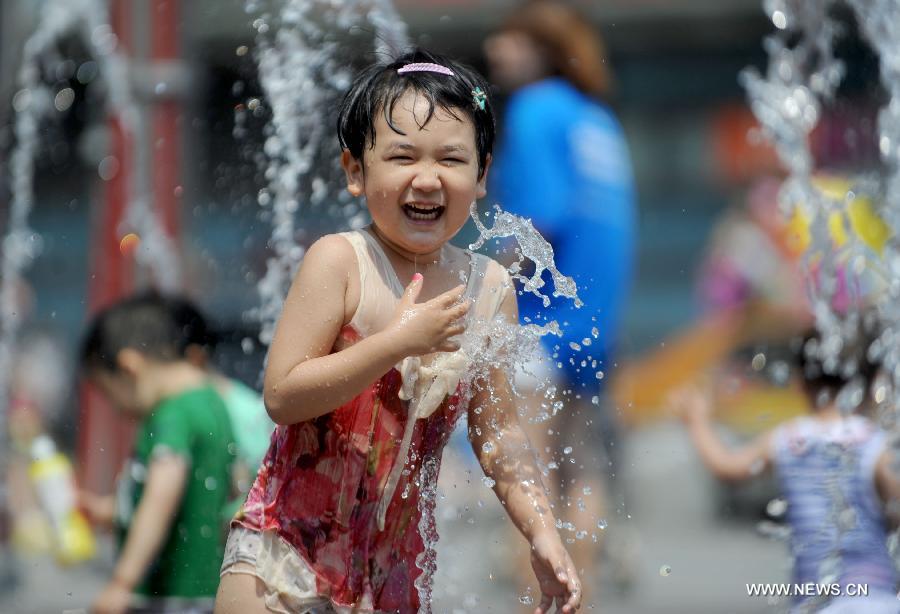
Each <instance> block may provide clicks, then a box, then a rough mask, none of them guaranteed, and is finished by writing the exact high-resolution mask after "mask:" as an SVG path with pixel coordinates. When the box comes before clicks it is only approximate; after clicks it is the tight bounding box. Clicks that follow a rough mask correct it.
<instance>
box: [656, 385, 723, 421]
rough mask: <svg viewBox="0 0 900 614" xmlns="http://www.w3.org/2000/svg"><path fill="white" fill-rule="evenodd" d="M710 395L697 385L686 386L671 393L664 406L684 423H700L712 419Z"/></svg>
mask: <svg viewBox="0 0 900 614" xmlns="http://www.w3.org/2000/svg"><path fill="white" fill-rule="evenodd" d="M710 397H711V393H710V391H709V390H707V389H706V388H704V387H701V386H700V385H698V384H688V385H685V386H682V387H680V388H678V389H676V390H675V391H673V392H671V393H670V394H669V395H668V397H667V399H666V404H667V405H668V406H669V407H670V408H671V410H672V412H673V413H674V414H675V415H676V416H678V417H680V418H681V419H682V420H684V422H685V423H687V424H691V423H692V422H701V421H706V420H710V419H712V414H713V409H712V399H711V398H710Z"/></svg>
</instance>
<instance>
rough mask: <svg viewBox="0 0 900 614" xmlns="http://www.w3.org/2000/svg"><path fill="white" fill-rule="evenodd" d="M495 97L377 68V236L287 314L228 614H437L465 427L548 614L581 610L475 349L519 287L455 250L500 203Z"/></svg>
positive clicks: (362, 155) (345, 141)
mask: <svg viewBox="0 0 900 614" xmlns="http://www.w3.org/2000/svg"><path fill="white" fill-rule="evenodd" d="M487 89H488V86H487V83H486V82H485V81H484V79H483V78H482V77H481V76H480V75H478V74H477V73H475V72H474V71H473V70H472V69H470V68H468V67H466V66H463V65H461V64H459V63H457V62H454V61H452V60H449V59H446V58H442V57H438V56H435V55H432V54H429V53H426V52H423V51H415V52H412V53H409V54H407V55H405V56H403V57H401V58H399V59H397V60H396V61H395V62H393V63H391V64H387V65H384V64H380V65H375V66H371V67H369V68H368V69H366V70H365V71H363V72H362V73H361V74H360V75H359V76H358V77H357V79H356V80H355V81H354V83H353V85H352V86H351V88H350V90H349V91H348V93H347V94H346V96H345V98H344V100H343V102H342V105H341V108H340V117H339V120H338V137H339V139H340V142H341V145H342V147H343V154H342V157H341V164H342V166H343V168H344V171H345V172H346V177H347V189H348V190H349V192H350V193H351V194H352V195H354V196H357V197H360V196H361V197H364V198H365V200H366V204H367V206H368V209H369V212H370V214H371V216H372V224H371V225H370V226H369V227H368V228H366V229H363V230H361V231H356V232H347V233H341V234H336V235H329V236H326V237H323V238H322V239H320V240H319V241H318V242H316V243H315V244H314V245H313V246H312V247H311V248H310V249H309V251H308V253H307V255H306V257H305V258H304V260H303V263H302V265H301V267H300V270H299V271H298V273H297V276H296V279H295V280H294V283H293V285H292V287H291V289H290V291H289V293H288V295H287V298H286V299H285V302H284V308H283V311H282V315H281V320H280V321H279V323H278V327H277V330H276V333H275V337H274V340H273V342H272V346H271V348H270V351H269V360H268V365H267V367H266V372H265V392H264V396H265V403H266V407H267V409H268V412H269V415H270V416H271V417H272V419H273V420H275V422H276V423H278V424H279V427H278V428H277V430H276V432H275V434H274V435H273V438H272V444H271V447H270V448H269V452H268V454H267V456H266V459H265V461H264V462H263V465H262V467H261V468H260V470H259V474H258V475H257V478H256V482H255V484H254V486H253V488H252V489H251V491H250V494H249V496H248V498H247V501H246V503H245V504H244V506H243V508H242V509H241V511H240V512H239V513H238V515H237V516H236V518H235V520H234V522H233V524H232V530H231V534H230V536H229V539H228V545H227V547H226V554H225V560H224V563H223V565H222V582H221V584H220V587H219V594H218V597H217V610H216V611H217V612H221V613H223V614H225V613H232V612H240V613H242V614H243V613H247V612H345V611H346V612H349V611H352V612H373V611H377V612H403V613H409V612H416V611H418V609H419V606H420V603H419V593H418V590H417V588H416V581H417V579H418V578H419V577H420V576H421V575H422V574H423V573H424V572H423V571H422V567H427V566H428V564H427V563H426V564H423V563H422V559H423V555H424V554H427V553H426V548H425V544H424V543H423V541H422V538H421V536H420V533H419V525H420V521H422V513H423V512H422V508H423V507H427V503H426V504H425V505H423V504H422V501H420V498H422V497H423V492H422V491H423V490H424V489H425V488H426V487H427V485H428V484H433V483H434V480H435V479H436V477H437V470H438V468H439V466H440V458H441V454H442V451H443V448H444V445H445V444H446V442H447V440H448V438H449V436H450V434H451V432H452V430H453V428H454V426H455V424H456V422H457V420H458V418H459V417H460V415H461V414H462V413H463V412H466V413H467V418H468V424H469V430H470V433H469V434H470V440H471V442H472V447H473V449H474V450H475V453H476V455H477V456H478V459H479V462H480V463H481V465H482V467H483V468H484V471H485V474H486V475H487V476H488V477H489V478H490V479H491V481H492V482H493V484H494V491H495V492H496V494H497V496H498V498H499V499H500V501H501V503H502V504H503V505H504V507H505V508H506V511H507V513H508V514H509V516H510V518H511V519H512V521H513V523H515V525H516V526H517V527H518V529H519V530H520V531H521V533H522V534H523V535H524V537H525V538H526V539H527V540H528V541H529V543H530V545H531V553H532V565H533V568H534V571H535V574H536V576H537V579H538V582H539V584H540V588H541V593H542V599H541V602H540V604H539V606H538V608H537V610H536V611H537V612H546V611H548V610H549V609H550V607H551V606H552V604H553V601H554V600H555V601H556V606H557V608H558V610H561V611H563V612H572V611H574V610H575V609H577V608H578V607H579V605H580V593H581V591H580V584H579V580H578V577H577V574H576V572H575V570H574V566H573V564H572V562H571V559H570V558H569V555H568V554H567V553H566V550H565V548H564V547H563V545H562V542H561V540H560V538H559V535H558V533H557V531H556V528H555V520H554V518H553V516H552V513H551V512H550V506H549V504H548V502H547V499H546V497H545V495H544V490H543V486H542V485H541V479H540V478H541V476H540V473H539V471H538V469H537V466H536V464H535V462H534V457H533V454H532V453H531V450H530V448H529V446H528V442H527V439H526V437H525V436H524V435H523V433H522V431H521V429H520V427H519V424H518V421H517V419H516V408H515V406H514V404H513V395H512V393H511V391H510V387H509V383H508V381H507V379H506V376H505V374H504V372H503V370H502V369H500V368H499V367H493V368H490V369H488V370H486V371H487V375H486V376H484V377H477V378H476V377H474V376H473V375H472V373H473V372H474V371H473V369H472V367H473V364H472V363H473V358H472V354H471V352H467V351H466V350H465V349H461V348H463V347H466V348H471V347H475V346H480V347H487V345H488V339H487V335H486V334H485V333H484V331H485V327H484V326H475V323H479V322H480V323H484V322H490V321H493V320H494V319H495V318H497V317H499V318H502V319H505V320H506V321H507V322H509V323H514V322H516V321H517V307H516V298H515V290H514V288H513V287H512V284H511V282H510V279H509V276H508V275H507V272H506V270H505V269H503V268H502V267H501V266H500V265H499V264H497V263H496V262H495V261H493V260H491V259H490V258H487V257H485V256H482V255H479V254H473V253H470V252H466V251H463V250H461V249H459V248H456V247H454V246H452V245H450V243H449V241H450V239H451V238H452V237H453V236H454V235H455V234H456V233H457V232H458V231H459V230H460V228H461V227H462V226H463V224H464V223H465V221H466V218H467V216H468V212H469V207H470V206H471V204H472V203H473V202H474V201H475V200H476V199H478V198H481V197H483V196H484V195H485V181H486V178H487V172H488V168H489V167H490V162H491V147H492V145H493V139H494V117H493V111H492V107H491V104H490V102H489V101H488V99H487V96H486V94H485V92H486V91H487ZM402 280H406V282H404V281H402ZM410 280H411V281H410ZM460 280H465V282H464V283H463V284H462V285H460ZM404 286H405V287H404ZM478 331H480V332H478ZM473 336H478V337H479V338H473ZM480 337H483V338H480ZM417 563H418V564H417ZM420 565H421V567H420ZM422 605H424V606H425V607H427V605H428V604H422Z"/></svg>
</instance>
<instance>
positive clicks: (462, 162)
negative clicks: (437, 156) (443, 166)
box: [444, 158, 466, 164]
mask: <svg viewBox="0 0 900 614" xmlns="http://www.w3.org/2000/svg"><path fill="white" fill-rule="evenodd" d="M444 162H450V163H453V164H465V163H466V160H463V159H462V158H444Z"/></svg>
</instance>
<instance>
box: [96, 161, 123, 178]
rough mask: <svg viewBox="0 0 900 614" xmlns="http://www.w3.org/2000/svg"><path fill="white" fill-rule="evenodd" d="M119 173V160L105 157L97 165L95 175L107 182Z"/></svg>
mask: <svg viewBox="0 0 900 614" xmlns="http://www.w3.org/2000/svg"><path fill="white" fill-rule="evenodd" d="M118 173H119V159H118V158H116V157H115V156H106V157H105V158H103V160H101V161H100V164H99V165H97V174H98V175H100V179H102V180H103V181H109V180H110V179H112V178H113V177H115V176H116V175H117V174H118Z"/></svg>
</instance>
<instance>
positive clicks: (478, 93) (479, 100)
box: [472, 87, 487, 111]
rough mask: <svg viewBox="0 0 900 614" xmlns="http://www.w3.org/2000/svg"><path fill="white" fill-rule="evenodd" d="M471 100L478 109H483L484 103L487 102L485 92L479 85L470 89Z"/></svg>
mask: <svg viewBox="0 0 900 614" xmlns="http://www.w3.org/2000/svg"><path fill="white" fill-rule="evenodd" d="M472 102H473V103H474V104H475V107H476V108H477V109H478V110H479V111H484V104H485V103H486V102H487V94H485V93H484V90H482V89H481V88H480V87H476V88H475V89H474V90H472Z"/></svg>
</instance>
